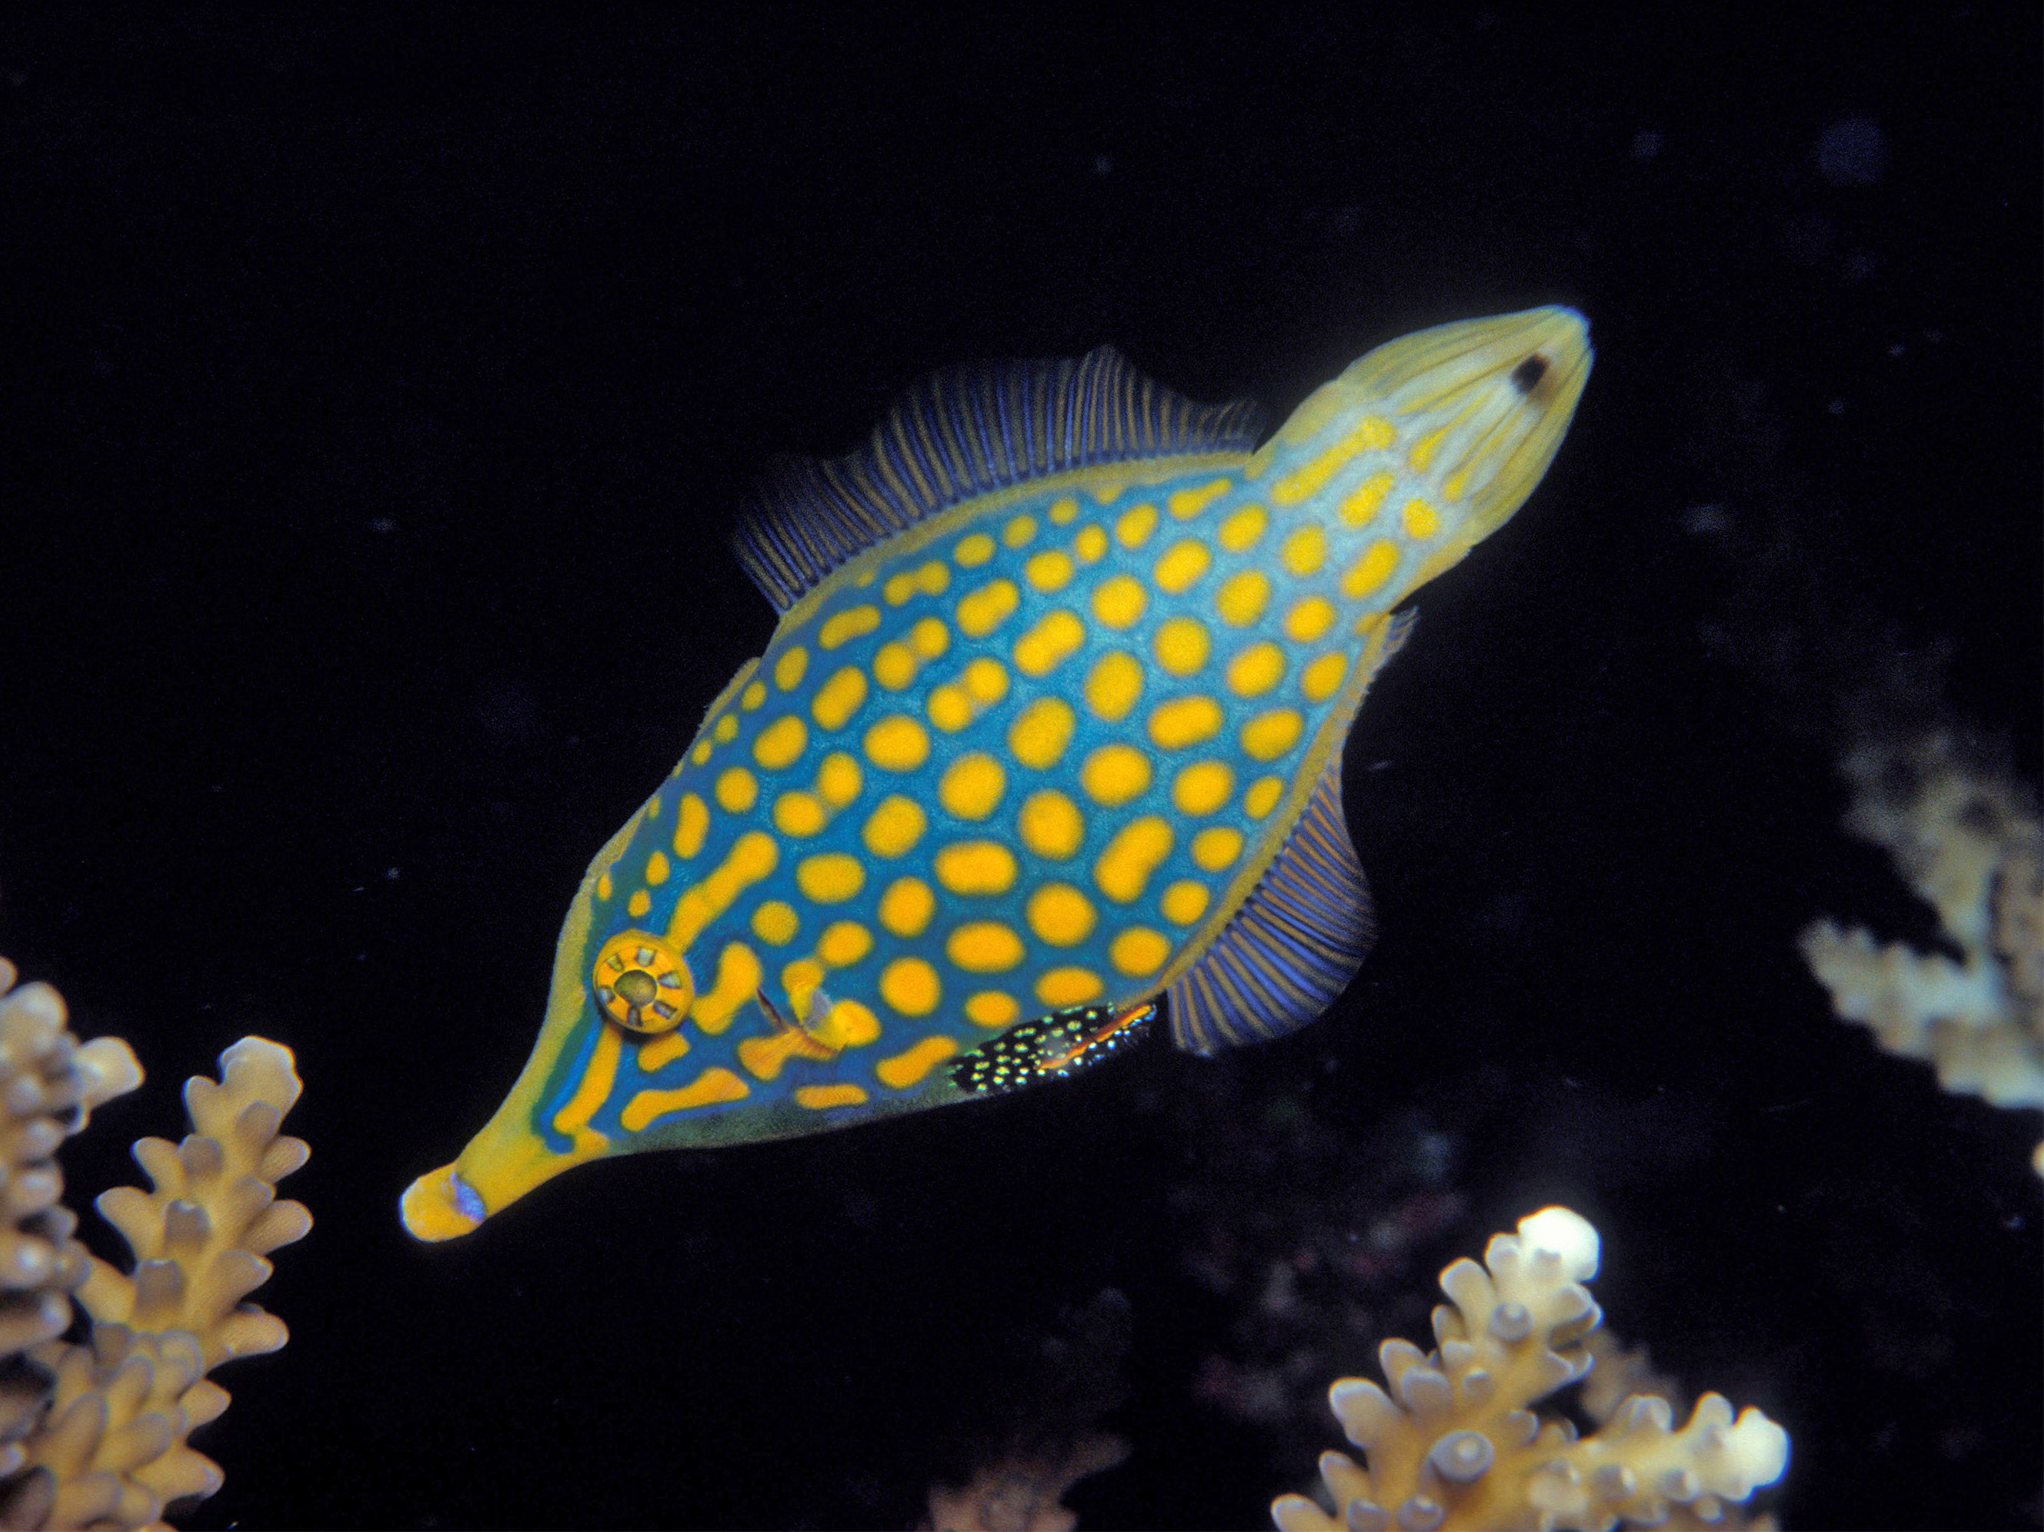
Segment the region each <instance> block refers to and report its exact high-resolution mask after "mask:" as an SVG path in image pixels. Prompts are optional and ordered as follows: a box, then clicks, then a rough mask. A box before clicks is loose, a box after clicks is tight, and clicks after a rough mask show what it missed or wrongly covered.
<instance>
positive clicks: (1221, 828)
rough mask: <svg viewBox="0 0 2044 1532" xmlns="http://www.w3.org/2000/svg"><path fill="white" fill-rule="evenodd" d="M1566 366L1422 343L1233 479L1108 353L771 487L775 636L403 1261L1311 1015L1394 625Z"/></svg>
mask: <svg viewBox="0 0 2044 1532" xmlns="http://www.w3.org/2000/svg"><path fill="white" fill-rule="evenodd" d="M1590 365H1591V351H1590V344H1589V331H1588V326H1587V325H1586V324H1585V322H1584V321H1583V319H1582V317H1581V316H1580V315H1579V314H1577V313H1575V312H1573V311H1572V310H1569V309H1565V308H1542V309H1533V310H1530V311H1528V312H1525V313H1519V314H1509V315H1503V316H1500V317H1496V318H1491V319H1479V320H1471V321H1467V322H1464V323H1459V324H1449V325H1442V326H1440V327H1438V328H1435V329H1429V330H1423V331H1420V332H1419V333H1417V334H1414V335H1409V336H1406V337H1405V338H1403V339H1401V340H1397V341H1393V342H1391V343H1390V344H1388V345H1385V346H1381V347H1379V348H1378V349H1377V350H1375V351H1372V352H1370V353H1369V354H1368V355H1367V356H1365V357H1363V358H1362V359H1361V360H1360V361H1358V362H1356V363H1355V364H1354V365H1353V366H1351V367H1350V368H1349V369H1348V370H1347V371H1346V372H1344V373H1342V374H1341V376H1340V377H1338V378H1336V379H1335V380H1334V381H1332V382H1330V383H1328V384H1326V385H1324V386H1323V387H1321V388H1320V389H1318V390H1317V391H1316V392H1314V393H1313V394H1312V395H1311V396H1309V397H1308V398H1307V399H1306V401H1305V402H1304V403H1303V404H1301V405H1300V406H1299V408H1298V409H1297V410H1296V411H1295V412H1294V413H1293V415H1292V416H1291V418H1290V419H1289V420H1288V421H1287V422H1286V423H1285V424H1284V426H1283V427H1282V428H1281V429H1280V430H1279V431H1278V432H1277V433H1276V434H1275V435H1274V436H1273V437H1272V438H1271V439H1270V440H1269V441H1268V442H1265V443H1263V444H1262V445H1261V446H1259V445H1258V438H1259V434H1260V433H1259V428H1258V417H1257V412H1256V410H1255V408H1254V406H1253V405H1249V404H1246V403H1236V404H1228V405H1218V406H1207V405H1200V404H1195V403H1192V402H1191V401H1189V400H1186V399H1183V398H1181V397H1179V396H1178V395H1176V394H1174V393H1172V392H1170V391H1169V390H1167V389H1165V388H1162V387H1160V386H1158V385H1157V384H1155V383H1153V382H1151V381H1150V380H1149V379H1147V378H1144V377H1143V376H1141V375H1140V374H1139V373H1137V372H1136V371H1135V370H1134V369H1133V368H1131V367H1130V366H1129V365H1128V364H1127V363H1126V362H1125V361H1124V360H1123V359H1122V358H1121V357H1120V356H1119V355H1117V354H1116V353H1115V352H1114V351H1113V350H1111V349H1108V348H1103V349H1101V350H1098V351H1094V352H1092V353H1091V354H1089V355H1087V356H1085V357H1083V358H1081V359H1079V360H1077V361H1059V362H1047V363H1028V364H1014V365H1009V366H1001V367H981V368H972V369H954V370H951V371H947V372H942V373H939V374H937V375H935V376H933V377H931V378H929V379H927V380H925V381H924V382H923V383H922V384H921V385H919V386H918V387H917V388H915V389H914V390H913V391H912V392H910V393H909V394H908V395H907V397H905V398H904V399H903V400H902V401H901V402H900V403H899V404H897V405H896V406H895V408H894V409H893V410H892V412H891V413H890V414H889V415H888V416H887V418H886V420H885V421H884V422H883V423H882V424H881V426H880V427H879V429H878V430H877V431H876V432H875V433H874V435H873V437H872V440H871V441H870V443H868V445H866V446H865V447H864V448H863V449H862V450H860V451H857V452H854V453H852V454H851V455H850V456H848V457H843V458H838V459H835V460H828V461H823V460H810V459H800V460H788V461H785V462H783V463H782V464H781V465H780V466H779V467H778V468H777V469H775V470H774V471H773V472H772V473H771V474H770V476H769V479H768V482H767V484H766V487H765V488H764V489H763V490H762V492H761V494H760V496H759V498H758V500H757V502H756V503H755V504H754V505H752V506H751V507H750V508H749V509H748V510H747V511H746V513H745V514H744V516H743V518H742V519H741V522H740V529H739V532H738V537H737V551H738V556H739V559H740V562H741V563H742V564H743V566H744V567H745V569H746V571H747V572H748V573H749V574H750V575H751V577H752V578H753V580H754V581H755V582H756V583H757V584H758V585H759V587H760V589H761V590H762V591H764V592H765V594H766V595H767V596H768V597H769V598H770V599H771V600H772V601H773V603H774V604H775V606H776V607H777V608H779V610H780V613H781V618H780V625H779V627H778V628H776V630H775V632H774V636H773V640H772V642H771V644H770V645H769V646H768V648H767V651H766V653H765V654H764V655H762V656H761V657H760V658H758V659H757V660H754V661H752V662H751V663H749V664H747V665H745V666H744V667H743V668H741V669H740V671H739V672H738V674H737V675H736V676H735V677H733V678H732V681H731V684H730V685H729V686H728V687H726V688H725V690H724V692H723V694H722V695H721V696H719V697H718V698H717V699H716V701H715V702H713V703H712V704H711V705H710V708H709V711H708V713H707V714H706V715H705V717H704V719H703V723H702V727H701V728H700V729H699V730H698V731H697V732H696V735H695V738H694V740H693V741H692V742H691V743H690V745H689V746H688V749H687V750H686V751H685V752H684V754H683V756H682V759H681V763H680V764H679V765H678V766H676V767H675V769H674V772H673V775H672V776H671V777H670V778H669V779H668V780H667V781H666V782H665V783H663V784H662V785H661V787H660V789H659V790H658V791H657V792H655V793H654V794H653V796H652V797H650V798H648V799H647V800H646V801H645V803H644V804H642V805H641V806H640V808H639V809H638V811H637V812H636V813H634V814H633V815H632V817H631V818H630V819H629V820H628V821H627V822H626V823H625V825H624V827H623V828H622V829H621V830H619V831H618V832H617V834H616V835H614V836H612V837H611V839H610V840H609V842H608V843H606V844H605V845H604V847H603V849H602V850H601V851H599V852H598V853H597V855H596V859H595V860H594V861H593V862H592V863H591V864H590V866H589V871H588V874H587V875H586V876H585V877H584V878H583V880H582V886H581V889H580V891H579V892H578V893H577V894H576V896H575V899H574V902H573V904H572V905H570V907H569V910H568V915H567V920H566V922H565V924H564V925H563V927H562V930H561V936H560V941H559V945H558V947H557V949H556V955H555V961H554V972H553V980H552V985H551V990H550V993H549V996H548V1001H547V1007H546V1014H545V1019H544V1022H543V1024H542V1026H541V1029H540V1034H539V1040H538V1042H537V1044H536V1045H535V1046H534V1047H533V1050H532V1054H531V1057H530V1058H529V1059H528V1060H527V1062H526V1065H525V1069H524V1072H523V1073H522V1074H521V1075H520V1076H519V1078H518V1081H517V1083H516V1084H515V1085H514V1086H513V1088H512V1090H511V1093H510V1095H509V1096H508V1097H507V1098H506V1099H505V1101H504V1103H503V1105H502V1106H501V1107H499V1108H498V1110H497V1113H496V1115H495V1116H494V1117H493V1118H492V1119H491V1120H490V1122H489V1123H488V1125H487V1126H485V1127H484V1128H483V1130H482V1131H481V1132H480V1133H478V1134H477V1135H476V1136H475V1138H474V1139H473V1140H471V1142H470V1143H469V1145H468V1147H467V1148H466V1149H465V1150H463V1151H462V1153H461V1155H460V1157H459V1158H458V1159H456V1160H455V1161H454V1162H453V1163H452V1164H451V1165H446V1166H442V1167H441V1168H440V1169H438V1170H435V1171H432V1172H430V1173H429V1174H427V1175H424V1176H421V1177H420V1178H419V1179H418V1180H417V1181H415V1182H413V1183H412V1185H411V1187H410V1188H409V1189H408V1190H407V1191H406V1193H405V1195H404V1198H403V1203H402V1211H403V1217H404V1222H405V1227H406V1228H407V1229H409V1230H410V1231H411V1232H412V1233H413V1234H414V1235H416V1236H418V1237H419V1238H421V1239H427V1240H440V1239H449V1238H452V1237H454V1236H456V1235H459V1234H465V1233H467V1232H469V1231H470V1230H472V1229H474V1228H475V1227H476V1226H477V1225H478V1224H480V1223H481V1222H482V1221H483V1220H484V1219H485V1218H486V1217H488V1216H490V1215H491V1214H493V1213H497V1212H500V1211H502V1210H503V1209H504V1208H505V1207H506V1206H507V1205H508V1204H510V1203H511V1202H513V1201H515V1200H516V1199H517V1198H519V1197H521V1196H523V1195H524V1194H525V1193H526V1192H529V1191H531V1190H532V1189H533V1188H534V1187H535V1186H538V1185H539V1184H540V1183H542V1182H544V1181H546V1180H548V1179H550V1178H551V1177H553V1176H555V1175H557V1174H559V1173H560V1172H561V1171H563V1170H566V1169H568V1168H569V1167H570V1166H573V1165H577V1164H580V1163H582V1162H583V1161H586V1160H592V1159H597V1158H600V1157H603V1156H608V1155H617V1154H629V1153H635V1152H637V1151H639V1150H644V1149H661V1148H670V1147H678V1146H686V1145H706V1144H729V1143H738V1142H746V1141H751V1140H755V1139H765V1138H777V1137H787V1136H791V1135H795V1134H804V1133H815V1132H820V1131H822V1130H824V1129H828V1128H836V1127H840V1126H844V1125H846V1124H850V1123H855V1122H860V1121H864V1120H867V1119H870V1118H874V1117H878V1116H881V1115H884V1114H887V1113H893V1112H908V1111H918V1110H921V1109H922V1108H925V1107H933V1106H941V1105H944V1104H946V1103H949V1102H954V1101H965V1100H971V1099H973V1098H975V1097H978V1096H983V1095H987V1094H990V1093H995V1092H999V1091H1002V1090H1007V1089H1012V1088H1015V1087H1017V1086H1021V1085H1026V1084H1030V1083H1033V1082H1035V1081H1038V1080H1043V1079H1050V1078H1056V1077H1058V1076H1061V1075H1064V1074H1068V1073H1070V1072H1071V1071H1072V1070H1073V1069H1075V1068H1078V1067H1082V1066H1083V1065H1085V1064H1086V1063H1088V1062H1090V1061H1091V1060H1093V1059H1095V1058H1098V1057H1100V1056H1102V1055H1104V1054H1107V1053H1109V1052H1111V1051H1113V1050H1114V1048H1115V1047H1116V1046H1118V1045H1119V1044H1120V1043H1121V1042H1124V1041H1126V1040H1127V1039H1128V1038H1130V1037H1132V1036H1135V1035H1136V1034H1137V1033H1138V1032H1139V1031H1140V1030H1141V1029H1142V1028H1143V1027H1144V1026H1146V1025H1149V1024H1151V1023H1152V1021H1153V1018H1156V1017H1157V1016H1158V1013H1159V1009H1160V1006H1161V1009H1162V1011H1163V1013H1164V1015H1165V1016H1166V1017H1168V1025H1169V1029H1170V1035H1171V1037H1172V1039H1173V1041H1174V1042H1176V1043H1177V1045H1178V1046H1180V1047H1182V1048H1185V1049H1189V1050H1191V1051H1192V1052H1195V1053H1202V1054H1209V1053H1214V1052H1216V1051H1218V1050H1221V1049H1224V1048H1228V1047H1233V1046H1236V1045H1239V1044H1244V1043H1250V1042H1254V1041H1257V1040H1259V1039H1263V1038H1270V1037H1275V1036H1278V1035H1280V1034H1282V1033H1286V1032H1289V1031H1292V1030H1293V1029H1295V1028H1297V1027H1300V1026H1303V1025H1304V1024H1305V1023H1307V1022H1308V1021H1311V1020H1312V1019H1313V1018H1315V1017H1316V1016H1318V1015H1320V1014H1321V1013H1322V1012H1323V1011H1325V1010H1326V1009H1327V1008H1328V1006H1329V1005H1331V1004H1332V1003H1333V1002H1334V1000H1335V998H1336V997H1337V996H1338V995H1339V994H1340V993H1341V991H1342V989H1343V988H1344V987H1345V986H1346V985H1347V983H1348V982H1349V979H1350V978H1351V977H1352V976H1353V974H1354V973H1355V971H1356V969H1357V967H1358V966H1359V965H1360V964H1361V962H1362V959H1363V955H1364V952H1365V950H1366V949H1367V947H1368V945H1369V942H1370V939H1371V935H1372V922H1371V914H1370V905H1369V897H1368V893H1367V890H1366V886H1365V884H1364V881H1363V872H1362V868H1361V867H1360V866H1359V865H1358V863H1357V860H1356V855H1355V852H1354V850H1353V849H1352V847H1351V845H1350V842H1349V836H1348V831H1347V827H1346V823H1345V821H1344V819H1343V815H1342V800H1341V748H1342V744H1343V742H1344V740H1345V739H1346V737H1347V734H1348V729H1349V724H1350V722H1351V720H1352V719H1353V718H1354V717H1355V714H1356V710H1357V708H1358V707H1359V706H1360V705H1361V703H1362V700H1363V693H1364V691H1365V689H1366V688H1367V687H1368V685H1369V683H1370V680H1371V677H1372V676H1373V675H1375V674H1376V672H1377V670H1378V668H1379V667H1380V666H1381V665H1382V664H1383V663H1384V662H1385V660H1386V659H1388V658H1389V657H1390V655H1391V654H1392V653H1393V652H1394V651H1395V650H1396V649H1397V648H1398V646H1399V644H1400V643H1401V642H1402V641H1403V639H1404V637H1405V635H1406V633H1407V631H1408V628H1409V625H1410V616H1409V614H1407V615H1403V616H1401V615H1395V613H1396V609H1397V607H1398V605H1399V603H1400V602H1402V601H1404V600H1405V599H1406V598H1407V597H1408V596H1409V595H1410V594H1411V593H1412V592H1413V591H1414V590H1416V589H1417V588H1418V587H1420V586H1421V585H1423V584H1425V583H1426V582H1427V581H1428V580H1431V579H1432V578H1434V576H1436V575H1438V574H1440V573H1441V572H1442V571H1444V570H1446V569H1448V568H1449V567H1450V566H1452V565H1453V564H1455V563H1456V562H1457V561H1458V560H1460V559H1461V558H1462V556H1463V555H1464V554H1465V553H1467V552H1468V551H1469V549H1470V548H1471V546H1473V545H1474V544H1475V543H1476V542H1477V541H1478V540H1479V539H1481V538H1483V537H1485V536H1487V535H1488V534H1489V533H1491V532H1493V531H1495V530H1496V529H1497V528H1498V527H1499V526H1500V525H1501V524H1503V522H1504V521H1505V520H1506V518H1507V517H1509V516H1510V515H1511V514H1512V513H1513V512H1514V511H1515V510H1517V509H1518V507H1519V506H1520V505H1521V504H1522V503H1523V502H1524V501H1525V499H1526V497H1527V496H1528V495H1529V494H1531V493H1532V491H1533V488H1534V486H1535V485H1536V484H1538V482H1539V481H1540V478H1541V476H1542V475H1543V474H1544V473H1545V472H1546V470H1547V466H1548V464H1549V463H1550V462H1551V461H1552V459H1553V457H1554V454H1555V452H1556V450H1557V449H1558V448H1559V446H1560V444H1561V439H1562V436H1563V434H1564V433H1565V432H1566V430H1567V428H1568V424H1569V420H1570V418H1571V417H1572V415H1573V414H1574V412H1575V407H1576V403H1577V400H1578V399H1579V398H1580V397H1581V395H1582V391H1583V387H1584V384H1585V382H1586V381H1587V379H1588V377H1589V372H1590Z"/></svg>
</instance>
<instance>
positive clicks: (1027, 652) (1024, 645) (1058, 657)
mask: <svg viewBox="0 0 2044 1532" xmlns="http://www.w3.org/2000/svg"><path fill="white" fill-rule="evenodd" d="M1085 642H1086V629H1085V625H1084V624H1082V623H1081V622H1080V621H1079V619H1078V618H1077V617H1075V616H1074V615H1073V614H1072V613H1070V612H1068V611H1064V610H1062V609H1060V610H1058V611H1055V612H1047V613H1045V614H1044V617H1043V620H1042V621H1040V622H1039V623H1037V624H1036V626H1035V627H1033V628H1031V629H1030V630H1029V631H1028V632H1027V633H1024V634H1023V635H1022V636H1021V637H1020V638H1018V639H1016V640H1015V668H1016V669H1017V670H1019V671H1021V672H1022V673H1023V674H1024V675H1025V676H1047V675H1049V674H1050V673H1051V672H1052V671H1053V670H1055V669H1057V667H1058V666H1060V665H1062V664H1063V663H1064V662H1065V661H1066V660H1068V659H1070V658H1071V657H1072V656H1073V655H1074V654H1076V653H1077V652H1078V650H1079V648H1080V646H1081V645H1083V644H1084V643H1085Z"/></svg>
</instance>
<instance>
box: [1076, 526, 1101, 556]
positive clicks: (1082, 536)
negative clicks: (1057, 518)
mask: <svg viewBox="0 0 2044 1532" xmlns="http://www.w3.org/2000/svg"><path fill="white" fill-rule="evenodd" d="M1072 552H1073V553H1075V554H1077V555H1078V556H1079V562H1080V563H1081V564H1097V563H1099V562H1100V560H1101V559H1102V558H1104V557H1105V556H1106V553H1107V534H1106V533H1105V532H1103V531H1102V530H1101V529H1100V528H1099V527H1081V528H1080V529H1079V535H1078V536H1077V537H1075V538H1073V539H1072Z"/></svg>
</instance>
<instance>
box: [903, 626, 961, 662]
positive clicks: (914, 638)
mask: <svg viewBox="0 0 2044 1532" xmlns="http://www.w3.org/2000/svg"><path fill="white" fill-rule="evenodd" d="M908 646H909V648H911V649H913V650H914V651H915V652H916V654H917V655H918V656H919V657H920V658H922V659H926V660H934V659H941V658H942V657H943V654H944V651H945V650H947V649H949V648H950V647H951V630H950V629H949V628H947V627H945V626H944V624H943V623H941V622H939V621H938V620H937V619H936V618H934V617H925V618H923V619H922V620H921V621H919V622H918V623H917V624H916V625H915V626H914V627H912V628H910V629H909V630H908Z"/></svg>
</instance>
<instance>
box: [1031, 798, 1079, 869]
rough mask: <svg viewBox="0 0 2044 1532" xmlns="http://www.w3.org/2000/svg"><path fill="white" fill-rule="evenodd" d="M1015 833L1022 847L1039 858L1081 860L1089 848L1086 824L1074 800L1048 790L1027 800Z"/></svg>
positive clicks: (1057, 860)
mask: <svg viewBox="0 0 2044 1532" xmlns="http://www.w3.org/2000/svg"><path fill="white" fill-rule="evenodd" d="M1015 831H1016V833H1017V834H1018V835H1020V836H1021V837H1022V844H1023V845H1025V846H1027V847H1028V848H1029V849H1030V850H1031V851H1034V852H1035V853H1036V854H1037V855H1038V856H1040V857H1046V858H1048V859H1049V860H1051V861H1053V862H1062V861H1066V860H1069V859H1070V858H1072V857H1074V856H1077V855H1078V853H1079V847H1080V846H1082V845H1083V844H1085V840H1086V821H1085V818H1084V817H1083V816H1082V815H1081V814H1080V813H1079V809H1078V805H1076V804H1075V803H1073V802H1072V800H1071V799H1069V798H1067V797H1066V796H1065V795H1064V794H1063V793H1061V792H1058V791H1056V790H1054V789H1050V788H1046V789H1045V790H1044V791H1042V792H1040V793H1031V794H1030V795H1029V796H1028V797H1027V798H1026V799H1024V800H1023V803H1022V812H1021V813H1020V814H1019V815H1018V816H1017V817H1016V821H1015Z"/></svg>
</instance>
